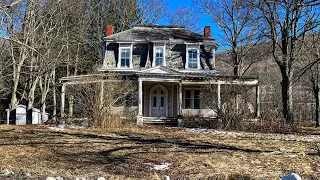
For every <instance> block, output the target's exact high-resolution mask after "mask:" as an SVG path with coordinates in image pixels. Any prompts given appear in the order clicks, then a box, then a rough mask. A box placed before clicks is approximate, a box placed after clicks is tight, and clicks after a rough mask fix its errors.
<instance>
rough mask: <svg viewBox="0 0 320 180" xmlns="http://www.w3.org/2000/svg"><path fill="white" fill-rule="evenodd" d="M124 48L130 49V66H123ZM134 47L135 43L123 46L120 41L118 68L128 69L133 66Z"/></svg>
mask: <svg viewBox="0 0 320 180" xmlns="http://www.w3.org/2000/svg"><path fill="white" fill-rule="evenodd" d="M122 49H129V50H130V57H129V58H130V59H129V67H121V50H122ZM132 49H133V44H130V45H129V46H121V44H120V43H119V50H118V63H117V68H123V69H128V68H133V63H132V57H133V55H132V54H133V53H132Z"/></svg>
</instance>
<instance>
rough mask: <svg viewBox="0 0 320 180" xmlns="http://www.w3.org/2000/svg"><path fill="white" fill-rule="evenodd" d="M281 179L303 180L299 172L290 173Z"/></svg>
mask: <svg viewBox="0 0 320 180" xmlns="http://www.w3.org/2000/svg"><path fill="white" fill-rule="evenodd" d="M281 180H301V177H300V176H299V175H298V174H295V173H290V174H288V175H287V176H285V177H283V178H282V179H281Z"/></svg>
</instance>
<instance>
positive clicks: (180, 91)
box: [178, 83, 182, 116]
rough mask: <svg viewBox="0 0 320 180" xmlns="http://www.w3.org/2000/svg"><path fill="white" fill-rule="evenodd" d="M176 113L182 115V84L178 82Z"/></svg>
mask: <svg viewBox="0 0 320 180" xmlns="http://www.w3.org/2000/svg"><path fill="white" fill-rule="evenodd" d="M178 115H180V116H181V115H182V84H181V83H179V113H178Z"/></svg>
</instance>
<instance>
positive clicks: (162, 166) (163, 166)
mask: <svg viewBox="0 0 320 180" xmlns="http://www.w3.org/2000/svg"><path fill="white" fill-rule="evenodd" d="M170 165H171V163H161V164H160V165H153V169H155V170H166V169H169V166H170Z"/></svg>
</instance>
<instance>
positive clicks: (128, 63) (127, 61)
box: [118, 44, 132, 68]
mask: <svg viewBox="0 0 320 180" xmlns="http://www.w3.org/2000/svg"><path fill="white" fill-rule="evenodd" d="M131 67H132V45H131V44H119V61H118V68H131Z"/></svg>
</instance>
